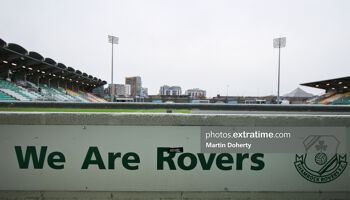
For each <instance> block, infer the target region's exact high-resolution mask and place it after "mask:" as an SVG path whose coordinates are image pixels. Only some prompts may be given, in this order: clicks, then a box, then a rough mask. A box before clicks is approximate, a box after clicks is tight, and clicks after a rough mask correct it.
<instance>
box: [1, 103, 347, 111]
mask: <svg viewBox="0 0 350 200" xmlns="http://www.w3.org/2000/svg"><path fill="white" fill-rule="evenodd" d="M0 108H57V109H142V110H143V109H144V110H148V109H166V110H216V111H279V112H283V111H286V112H288V111H290V112H350V106H348V105H301V104H298V105H297V104H295V105H276V104H264V105H261V104H259V105H258V104H210V103H202V104H200V103H124V102H123V103H120V102H118V103H72V102H0Z"/></svg>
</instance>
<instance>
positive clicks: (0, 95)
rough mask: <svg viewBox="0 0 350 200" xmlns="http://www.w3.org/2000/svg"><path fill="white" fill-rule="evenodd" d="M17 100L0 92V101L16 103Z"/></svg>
mask: <svg viewBox="0 0 350 200" xmlns="http://www.w3.org/2000/svg"><path fill="white" fill-rule="evenodd" d="M16 100H17V99H16V98H14V97H12V96H9V95H7V94H6V93H3V92H2V91H0V101H16Z"/></svg>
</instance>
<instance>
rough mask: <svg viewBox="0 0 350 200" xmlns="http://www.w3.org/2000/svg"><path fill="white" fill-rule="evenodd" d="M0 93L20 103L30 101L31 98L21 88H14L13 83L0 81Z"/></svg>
mask: <svg viewBox="0 0 350 200" xmlns="http://www.w3.org/2000/svg"><path fill="white" fill-rule="evenodd" d="M0 91H1V92H3V93H5V94H7V95H9V96H12V97H14V98H16V99H18V100H20V101H32V97H30V96H28V93H27V92H26V91H25V90H24V89H23V88H20V87H18V86H16V85H15V84H14V83H10V82H7V81H4V80H0Z"/></svg>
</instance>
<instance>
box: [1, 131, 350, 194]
mask: <svg viewBox="0 0 350 200" xmlns="http://www.w3.org/2000/svg"><path fill="white" fill-rule="evenodd" d="M328 128H329V127H328ZM200 129H201V127H200V126H98V125H87V126H80V125H0V156H1V164H0V190H26V191H28V190H49V191H82V190H90V191H350V171H349V167H347V160H346V159H347V158H346V154H344V153H342V154H337V153H336V152H327V151H332V150H327V147H325V146H327V143H325V142H324V139H322V138H311V139H313V143H312V142H311V143H312V144H311V143H309V144H310V145H309V147H310V148H314V147H315V149H316V150H317V151H320V152H321V153H322V152H327V154H317V156H314V157H311V160H309V161H307V160H308V159H309V158H310V156H309V157H308V156H307V153H306V152H307V150H306V151H305V153H304V154H295V153H294V154H292V153H283V154H281V153H265V154H264V153H231V154H228V153H212V154H210V153H205V154H203V153H201V144H200V141H201V138H200ZM347 131H348V130H347ZM347 134H348V133H347ZM322 141H323V142H322ZM326 142H327V141H326ZM341 142H342V143H346V144H349V137H347V138H346V141H341ZM316 145H317V147H316ZM168 147H182V148H183V152H178V153H168V151H169V150H170V151H171V150H174V151H177V150H179V149H169V148H168ZM346 149H347V153H348V152H349V145H347V148H346ZM316 150H315V151H316ZM329 153H330V154H329ZM332 153H333V154H332Z"/></svg>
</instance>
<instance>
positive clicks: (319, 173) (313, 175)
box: [294, 135, 347, 183]
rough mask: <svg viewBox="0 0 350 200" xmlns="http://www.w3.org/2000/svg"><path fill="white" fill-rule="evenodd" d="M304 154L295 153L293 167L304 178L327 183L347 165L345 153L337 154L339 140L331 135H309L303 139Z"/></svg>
mask: <svg viewBox="0 0 350 200" xmlns="http://www.w3.org/2000/svg"><path fill="white" fill-rule="evenodd" d="M303 143H304V147H305V154H301V155H298V154H297V155H296V157H295V162H294V165H295V168H296V169H297V171H298V172H299V174H300V175H301V176H302V177H304V178H305V179H306V180H308V181H311V182H314V183H327V182H330V181H333V180H334V179H336V178H338V177H339V176H340V175H341V174H342V173H343V171H344V170H345V168H346V166H347V162H346V154H344V155H340V154H338V147H339V144H340V142H339V141H338V140H337V138H336V137H334V136H333V135H310V136H308V137H307V138H306V139H305V140H304V142H303Z"/></svg>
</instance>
